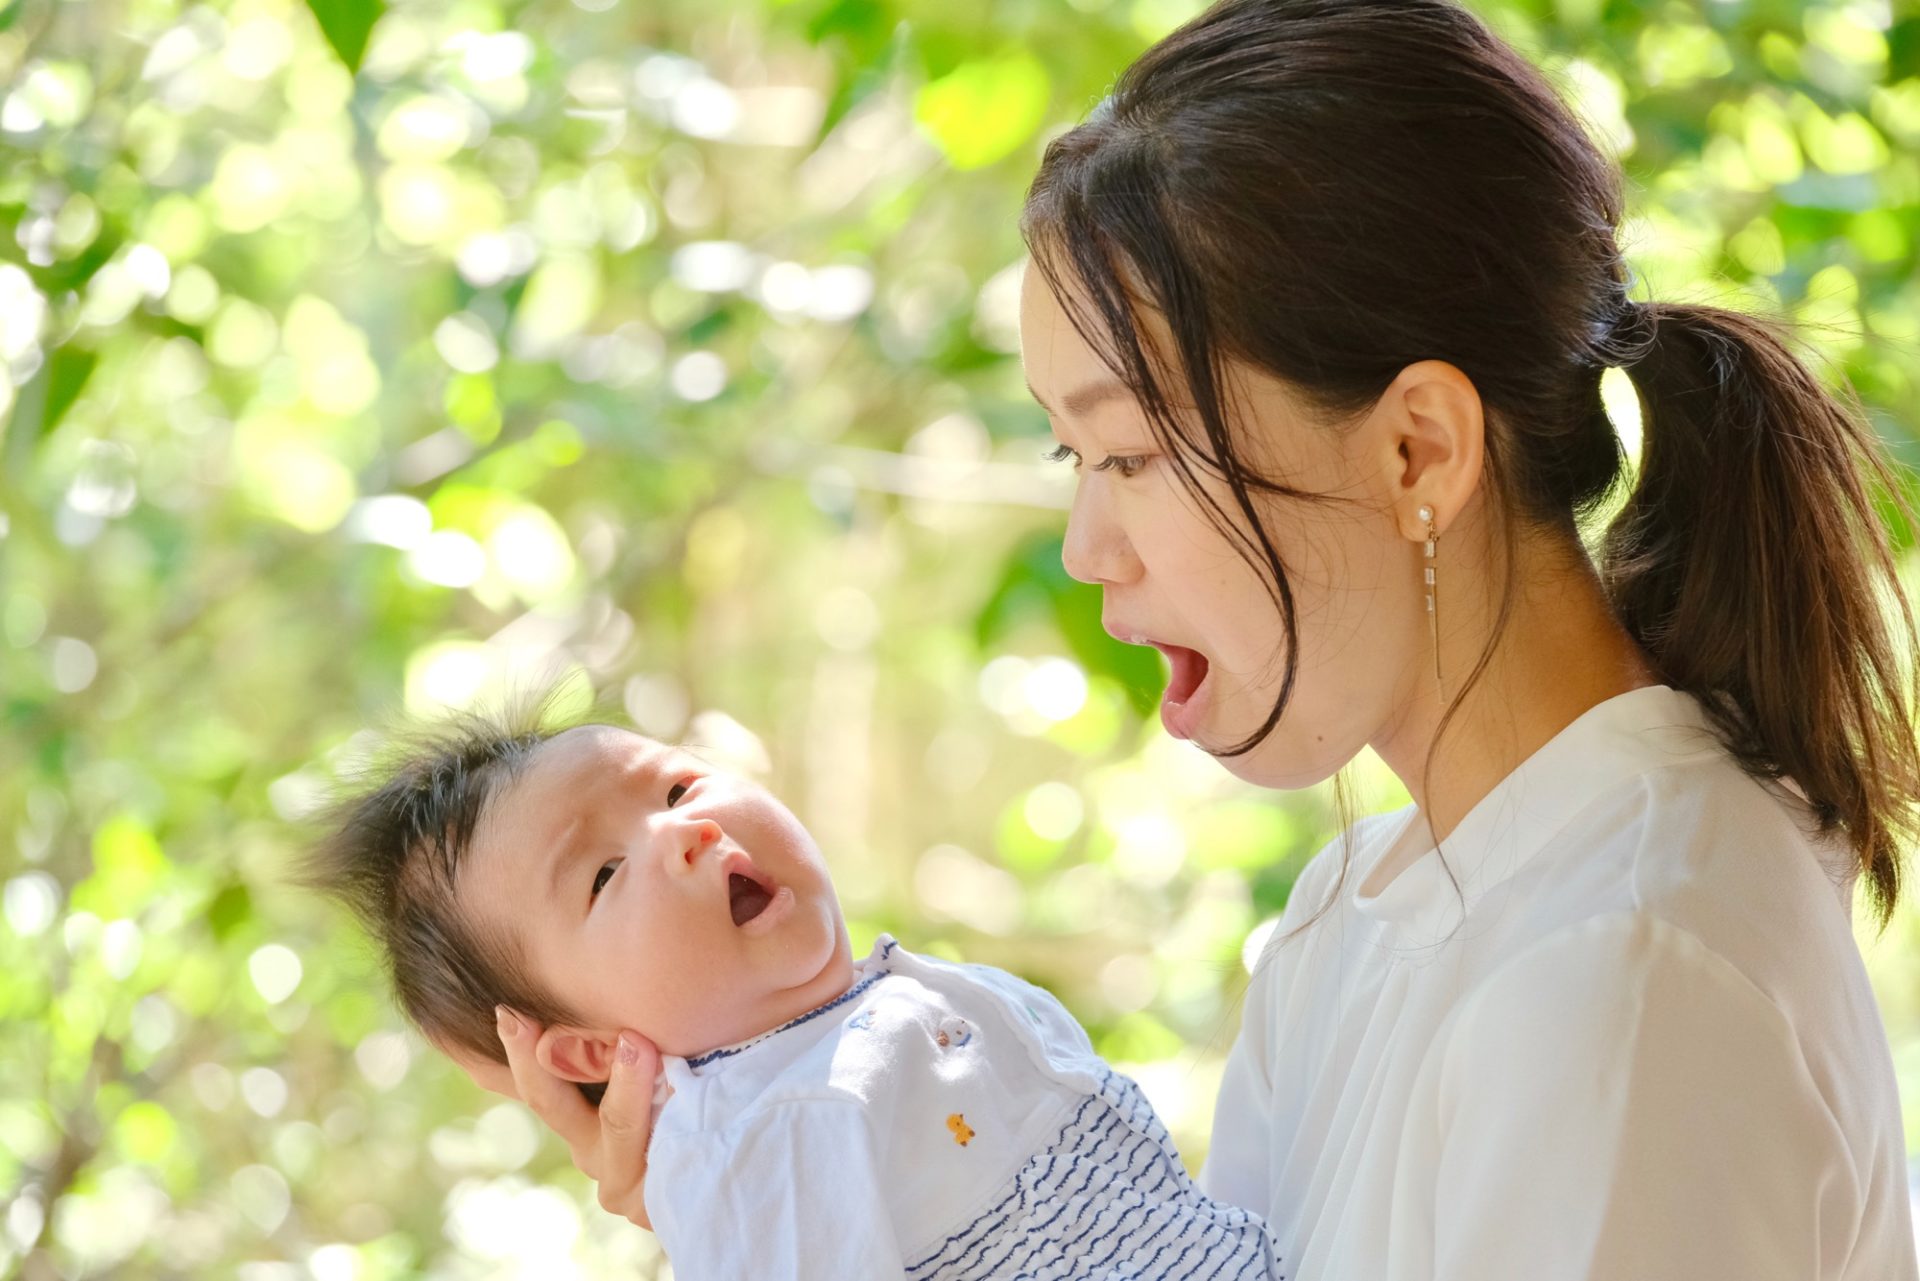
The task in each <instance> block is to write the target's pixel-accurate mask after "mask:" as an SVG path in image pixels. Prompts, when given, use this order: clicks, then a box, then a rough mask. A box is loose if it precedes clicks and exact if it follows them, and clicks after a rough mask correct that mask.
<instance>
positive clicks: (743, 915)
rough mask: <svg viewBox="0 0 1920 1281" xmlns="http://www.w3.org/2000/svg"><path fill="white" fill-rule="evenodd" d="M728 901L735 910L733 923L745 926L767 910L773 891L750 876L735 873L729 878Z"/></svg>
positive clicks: (771, 900)
mask: <svg viewBox="0 0 1920 1281" xmlns="http://www.w3.org/2000/svg"><path fill="white" fill-rule="evenodd" d="M727 899H728V903H729V906H731V907H732V909H733V923H734V924H735V925H745V924H746V923H747V922H748V921H751V920H752V919H753V918H754V917H756V916H758V915H760V913H762V912H764V911H766V910H767V904H769V903H771V902H773V891H771V890H769V889H768V888H767V887H766V886H764V885H762V884H760V882H758V881H756V880H754V879H753V878H752V877H750V876H742V875H741V874H740V873H738V872H735V873H733V874H732V875H731V876H729V877H728V878H727Z"/></svg>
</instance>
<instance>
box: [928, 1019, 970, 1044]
mask: <svg viewBox="0 0 1920 1281" xmlns="http://www.w3.org/2000/svg"><path fill="white" fill-rule="evenodd" d="M972 1039H973V1029H972V1028H970V1027H968V1026H967V1021H966V1020H965V1019H962V1018H946V1019H941V1020H940V1026H939V1027H938V1028H937V1029H935V1031H934V1034H933V1043H934V1044H935V1045H938V1046H939V1047H940V1048H941V1049H943V1050H950V1049H953V1048H954V1047H956V1046H961V1045H965V1044H966V1043H967V1042H968V1041H971V1040H972Z"/></svg>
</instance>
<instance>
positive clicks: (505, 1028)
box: [493, 1005, 520, 1036]
mask: <svg viewBox="0 0 1920 1281" xmlns="http://www.w3.org/2000/svg"><path fill="white" fill-rule="evenodd" d="M493 1016H494V1022H495V1023H496V1025H498V1027H499V1029H500V1035H501V1036H519V1035H520V1018H519V1016H518V1015H516V1014H515V1013H514V1012H513V1011H512V1010H510V1009H508V1008H507V1007H506V1006H504V1005H496V1006H494V1007H493Z"/></svg>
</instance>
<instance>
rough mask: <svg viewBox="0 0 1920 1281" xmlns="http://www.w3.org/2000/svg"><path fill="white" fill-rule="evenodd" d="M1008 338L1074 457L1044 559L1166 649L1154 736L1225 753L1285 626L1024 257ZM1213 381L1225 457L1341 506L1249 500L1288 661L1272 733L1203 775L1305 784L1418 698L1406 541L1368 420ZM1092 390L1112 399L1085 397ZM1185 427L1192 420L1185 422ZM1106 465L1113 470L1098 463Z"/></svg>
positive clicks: (1132, 634) (1257, 716) (1273, 687)
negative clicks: (1223, 417) (1012, 337)
mask: <svg viewBox="0 0 1920 1281" xmlns="http://www.w3.org/2000/svg"><path fill="white" fill-rule="evenodd" d="M1140 324H1141V325H1142V337H1143V340H1147V341H1150V342H1151V343H1153V344H1155V345H1156V347H1155V349H1156V350H1159V351H1163V352H1164V351H1170V350H1171V345H1170V339H1169V333H1168V330H1167V329H1166V327H1165V324H1164V322H1163V321H1162V320H1161V318H1160V317H1159V316H1158V315H1157V314H1155V313H1152V312H1150V311H1146V312H1143V314H1142V315H1141V317H1140ZM1020 343H1021V355H1022V360H1023V363H1024V364H1025V367H1026V375H1027V382H1028V385H1029V387H1030V388H1031V389H1032V391H1033V393H1034V395H1035V397H1036V399H1038V400H1039V401H1040V402H1041V404H1042V406H1043V407H1044V408H1046V409H1047V412H1048V415H1049V417H1050V418H1051V420H1052V424H1053V430H1054V435H1055V437H1056V438H1057V439H1058V440H1059V442H1060V443H1061V444H1062V445H1064V446H1066V447H1067V448H1068V449H1070V450H1072V451H1073V452H1074V453H1075V454H1077V455H1078V458H1077V460H1076V461H1075V465H1076V466H1077V467H1078V469H1079V485H1078V488H1077V490H1076V491H1075V494H1074V500H1073V508H1072V512H1071V514H1070V515H1069V517H1068V520H1067V533H1066V543H1065V547H1064V550H1063V552H1062V560H1063V562H1064V564H1065V566H1066V569H1067V572H1068V573H1070V574H1072V575H1073V576H1074V577H1075V578H1077V579H1080V580H1081V581H1082V582H1087V583H1094V584H1097V585H1098V586H1099V587H1100V589H1101V591H1102V593H1103V596H1104V600H1103V604H1102V610H1101V615H1102V621H1103V623H1104V624H1105V626H1106V629H1107V631H1108V632H1110V633H1111V634H1113V635H1114V636H1115V637H1117V638H1118V639H1120V640H1122V641H1128V642H1131V643H1150V644H1153V645H1154V646H1155V647H1156V648H1159V649H1160V650H1161V652H1162V653H1163V654H1165V655H1166V656H1167V657H1168V659H1169V662H1170V665H1171V674H1170V679H1169V683H1168V688H1167V692H1166V696H1165V701H1163V703H1162V705H1161V719H1162V721H1163V722H1164V723H1165V725H1166V727H1167V729H1168V731H1169V732H1170V733H1172V734H1175V735H1177V736H1179V737H1182V738H1189V739H1192V740H1193V741H1194V742H1195V743H1196V744H1198V745H1200V746H1201V747H1204V748H1207V749H1209V750H1212V751H1216V752H1217V751H1220V750H1222V749H1224V748H1227V747H1231V746H1233V745H1234V744H1236V743H1238V742H1240V741H1241V740H1242V739H1244V738H1246V737H1247V736H1248V735H1249V734H1250V733H1252V732H1253V731H1254V730H1256V729H1257V728H1259V726H1260V725H1261V723H1262V722H1263V721H1264V720H1265V719H1266V717H1267V714H1268V713H1269V711H1270V710H1271V709H1272V707H1273V705H1274V704H1275V703H1276V702H1277V701H1278V699H1279V695H1280V687H1281V682H1282V681H1283V680H1284V678H1285V675H1286V638H1285V631H1284V627H1283V624H1282V622H1281V615H1280V610H1279V606H1278V604H1277V603H1276V601H1275V599H1274V592H1273V589H1272V587H1271V584H1270V582H1269V580H1268V575H1267V574H1266V573H1265V571H1257V570H1255V569H1254V568H1252V567H1251V566H1249V565H1248V563H1247V561H1246V559H1245V558H1244V557H1243V556H1241V555H1240V553H1239V551H1238V550H1237V549H1236V546H1235V545H1234V543H1233V542H1232V541H1230V540H1229V539H1228V538H1227V537H1225V536H1223V535H1222V534H1221V533H1220V532H1219V530H1218V529H1217V528H1216V527H1215V518H1213V517H1211V516H1210V514H1209V513H1208V512H1207V511H1206V510H1205V509H1204V508H1203V506H1202V504H1201V503H1200V502H1199V501H1197V500H1196V498H1195V497H1194V495H1192V494H1191V493H1190V492H1188V490H1187V488H1186V486H1185V485H1184V483H1183V482H1182V480H1181V478H1180V476H1179V474H1178V473H1177V472H1176V471H1175V470H1174V467H1173V465H1172V463H1171V462H1170V461H1169V459H1168V458H1167V457H1166V454H1165V451H1164V450H1162V449H1161V448H1160V447H1159V446H1157V445H1156V444H1155V443H1154V438H1153V434H1152V431H1151V428H1150V426H1149V423H1148V420H1147V416H1146V413H1145V411H1144V410H1143V409H1142V408H1141V406H1140V404H1139V402H1138V401H1137V400H1135V399H1134V398H1133V396H1132V395H1131V394H1130V393H1128V392H1126V391H1125V390H1124V389H1117V384H1116V380H1115V379H1114V377H1113V374H1112V372H1111V371H1110V370H1109V369H1108V368H1107V367H1106V365H1105V364H1104V363H1103V362H1102V361H1101V360H1100V357H1099V355H1098V353H1096V352H1095V351H1094V349H1093V348H1092V347H1090V346H1089V345H1088V344H1087V343H1086V341H1085V340H1084V339H1082V338H1081V337H1080V335H1079V333H1078V332H1077V331H1076V330H1075V329H1074V327H1073V325H1072V323H1071V322H1070V321H1069V320H1068V318H1067V313H1066V311H1065V310H1064V308H1063V307H1062V306H1061V303H1060V301H1059V299H1058V298H1057V297H1056V296H1055V295H1054V294H1053V292H1052V291H1051V290H1050V289H1049V288H1048V287H1047V284H1046V282H1045V279H1044V277H1043V276H1042V275H1041V273H1040V271H1039V270H1038V269H1037V268H1036V267H1033V266H1031V265H1030V266H1029V269H1028V271H1027V272H1026V278H1025V281H1024V283H1023V285H1022V289H1021V300H1020ZM1230 375H1231V377H1232V378H1233V380H1234V383H1235V387H1234V390H1235V393H1236V397H1235V399H1236V400H1237V402H1238V403H1237V404H1231V405H1230V408H1231V409H1233V410H1236V411H1237V415H1236V417H1235V419H1234V425H1235V429H1236V433H1237V434H1236V437H1235V439H1236V447H1237V449H1238V452H1239V454H1240V456H1241V458H1242V460H1243V462H1244V463H1246V464H1247V465H1249V466H1251V467H1253V468H1255V469H1256V470H1257V471H1258V472H1259V473H1260V474H1262V475H1265V476H1268V477H1271V478H1274V479H1276V480H1279V481H1281V482H1282V483H1285V484H1288V485H1291V486H1293V487H1294V488H1297V489H1304V490H1308V491H1311V492H1316V493H1326V492H1333V493H1336V494H1339V495H1341V496H1343V497H1345V498H1350V499H1355V500H1358V503H1357V505H1356V504H1352V503H1344V502H1342V503H1308V502H1306V501H1303V500H1297V499H1288V498H1284V497H1282V498H1278V499H1263V498H1261V497H1259V496H1258V495H1256V496H1255V503H1256V504H1257V505H1258V508H1259V510H1260V511H1261V513H1262V519H1263V521H1264V523H1265V525H1266V528H1267V531H1268V535H1269V537H1270V538H1271V540H1272V542H1273V545H1274V548H1275V550H1276V551H1277V552H1278V554H1279V557H1280V560H1281V563H1282V564H1283V565H1284V566H1285V567H1286V569H1287V574H1288V579H1289V582H1290V584H1291V587H1292V590H1293V595H1294V610H1295V619H1296V625H1297V627H1298V634H1299V645H1300V666H1299V673H1298V675H1297V677H1296V681H1295V686H1294V691H1293V695H1292V698H1291V700H1290V702H1289V704H1288V707H1287V711H1286V714H1285V715H1284V716H1283V717H1282V718H1281V719H1280V721H1279V722H1278V724H1276V725H1275V727H1274V729H1273V731H1272V733H1270V734H1269V735H1268V736H1267V738H1266V740H1265V741H1264V742H1263V743H1261V745H1260V746H1258V747H1256V748H1254V749H1253V750H1252V751H1250V752H1247V753H1245V754H1243V755H1240V756H1235V757H1227V758H1223V760H1222V763H1223V764H1224V765H1225V766H1226V767H1227V768H1228V769H1229V770H1231V771H1232V772H1233V773H1234V774H1236V775H1238V776H1239V777H1241V778H1244V779H1246V780H1248V781H1249V782H1254V783H1259V784H1262V785H1265V786H1270V787H1286V788H1294V787H1306V786H1310V785H1312V784H1314V783H1317V782H1319V781H1321V780H1323V779H1325V778H1327V777H1329V776H1331V775H1332V774H1333V773H1334V772H1335V771H1337V770H1338V769H1339V768H1340V767H1341V766H1342V765H1344V764H1345V763H1346V762H1347V761H1348V760H1350V759H1351V758H1352V757H1353V755H1354V754H1355V753H1356V752H1358V751H1359V750H1360V748H1361V747H1362V746H1363V745H1365V744H1367V743H1368V742H1370V741H1373V739H1374V737H1375V736H1376V734H1378V733H1381V732H1388V733H1390V732H1391V728H1392V727H1391V724H1390V723H1389V722H1390V721H1391V719H1392V717H1393V714H1394V709H1396V708H1400V707H1404V706H1406V705H1407V704H1408V702H1409V701H1410V699H1411V698H1412V697H1414V695H1415V693H1416V691H1417V690H1418V688H1419V685H1418V682H1419V678H1420V675H1421V663H1422V662H1427V663H1431V661H1432V660H1431V655H1430V654H1429V652H1428V648H1427V636H1426V627H1427V623H1426V613H1425V609H1426V606H1425V587H1424V585H1423V583H1422V575H1421V568H1422V564H1423V561H1422V548H1421V544H1420V543H1419V542H1416V541H1413V540H1412V539H1411V538H1410V537H1408V535H1407V533H1405V532H1403V531H1402V530H1401V528H1400V527H1399V525H1398V524H1397V523H1396V522H1397V520H1398V519H1405V517H1404V516H1401V517H1396V515H1395V513H1394V510H1393V508H1392V504H1393V503H1394V502H1396V501H1401V500H1400V497H1399V496H1397V495H1395V494H1393V493H1391V492H1390V490H1389V488H1388V482H1389V481H1390V480H1397V479H1398V478H1399V473H1398V470H1397V469H1394V468H1392V467H1390V466H1389V465H1388V464H1389V463H1390V462H1391V460H1392V459H1393V457H1394V447H1393V446H1392V445H1391V443H1390V438H1389V436H1388V434H1387V433H1386V432H1385V431H1384V430H1383V428H1382V426H1381V424H1380V423H1378V422H1376V421H1375V419H1376V418H1378V417H1379V415H1378V414H1376V415H1375V417H1374V418H1370V419H1369V420H1368V421H1366V422H1363V423H1361V424H1360V425H1359V426H1357V427H1356V428H1354V429H1353V430H1352V431H1351V432H1349V433H1347V434H1345V435H1336V434H1335V433H1333V432H1331V431H1328V430H1326V429H1325V428H1322V427H1318V426H1316V425H1314V424H1312V423H1311V422H1309V421H1308V420H1307V419H1306V418H1305V417H1304V416H1303V415H1302V414H1301V413H1300V412H1299V410H1298V409H1297V408H1296V406H1295V405H1294V404H1293V402H1292V401H1291V399H1290V398H1289V397H1288V396H1287V394H1286V392H1285V388H1284V387H1283V385H1282V384H1280V383H1279V382H1278V381H1277V380H1275V379H1273V378H1272V377H1271V376H1269V375H1266V374H1264V373H1263V372H1260V371H1258V370H1255V369H1253V368H1251V367H1249V366H1245V365H1234V366H1232V367H1231V368H1230ZM1162 381H1163V387H1165V390H1166V395H1167V396H1168V398H1169V401H1170V402H1171V404H1172V407H1173V411H1174V413H1175V414H1176V416H1180V417H1183V418H1185V417H1189V416H1190V415H1191V412H1192V411H1191V408H1190V406H1186V405H1184V404H1183V402H1184V400H1185V384H1184V381H1182V380H1165V379H1163V380H1162ZM1102 387H1116V390H1113V391H1111V392H1109V393H1108V394H1107V395H1105V396H1098V395H1095V394H1090V393H1097V392H1098V390H1099V389H1100V388H1102ZM1381 403H1382V405H1383V406H1384V405H1386V404H1387V400H1386V399H1385V398H1383V400H1382V402H1381ZM1190 421H1193V422H1194V423H1195V424H1196V426H1197V422H1198V420H1197V418H1191V419H1190ZM1196 435H1197V432H1196ZM1109 459H1113V460H1116V461H1114V462H1112V463H1110V464H1109V465H1107V466H1105V467H1104V468H1102V467H1101V464H1102V463H1103V461H1104V460H1109ZM1130 459H1140V460H1143V461H1141V462H1140V463H1138V464H1137V465H1136V464H1135V463H1133V462H1130V461H1129V460H1130ZM1193 470H1194V472H1195V474H1196V477H1197V478H1198V479H1199V480H1200V482H1201V484H1202V488H1203V490H1204V492H1205V493H1206V494H1208V495H1209V496H1211V497H1212V499H1213V501H1214V502H1215V503H1217V504H1218V505H1219V506H1220V508H1221V509H1222V510H1223V511H1224V512H1225V513H1227V515H1228V516H1229V517H1230V518H1231V519H1232V521H1233V523H1234V525H1235V526H1237V527H1239V528H1243V529H1244V528H1246V524H1245V518H1244V517H1243V516H1242V515H1241V513H1240V511H1239V509H1238V506H1237V504H1236V501H1235V499H1234V497H1233V494H1232V491H1231V490H1230V489H1229V488H1228V487H1227V485H1226V483H1225V481H1224V480H1222V479H1221V478H1220V477H1219V476H1218V475H1217V474H1215V473H1212V472H1209V471H1207V470H1206V469H1205V468H1203V467H1200V466H1199V465H1198V464H1197V462H1196V463H1194V464H1193ZM1127 472H1131V473H1132V474H1131V475H1128V474H1124V473H1127ZM1389 472H1392V473H1393V474H1392V475H1388V474H1387V473H1389ZM1255 546H1256V548H1257V544H1256V545H1255ZM1428 679H1429V680H1431V673H1430V670H1429V673H1428Z"/></svg>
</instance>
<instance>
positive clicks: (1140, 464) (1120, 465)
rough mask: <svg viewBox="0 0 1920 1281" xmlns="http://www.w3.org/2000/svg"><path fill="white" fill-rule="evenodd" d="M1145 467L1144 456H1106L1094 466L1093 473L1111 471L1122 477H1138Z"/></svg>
mask: <svg viewBox="0 0 1920 1281" xmlns="http://www.w3.org/2000/svg"><path fill="white" fill-rule="evenodd" d="M1146 465H1147V456H1146V455H1145V454H1124V455H1123V454H1108V455H1107V456H1106V457H1105V458H1102V459H1101V460H1100V461H1099V462H1097V463H1095V464H1094V467H1093V469H1094V470H1095V471H1107V470H1113V471H1117V472H1119V473H1120V474H1121V475H1122V476H1138V475H1139V474H1140V472H1141V469H1143V468H1144V467H1146Z"/></svg>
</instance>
